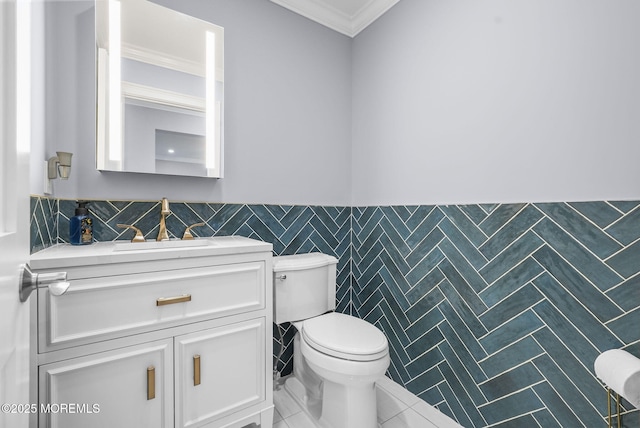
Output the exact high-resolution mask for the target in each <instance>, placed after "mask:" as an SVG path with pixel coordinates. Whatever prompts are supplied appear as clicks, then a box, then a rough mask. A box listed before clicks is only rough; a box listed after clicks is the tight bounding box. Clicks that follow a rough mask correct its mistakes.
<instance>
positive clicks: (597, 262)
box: [352, 202, 640, 427]
mask: <svg viewBox="0 0 640 428" xmlns="http://www.w3.org/2000/svg"><path fill="white" fill-rule="evenodd" d="M639 238H640V204H638V203H637V202H617V203H616V202H611V203H608V202H590V203H571V204H565V203H550V204H505V205H462V206H406V207H405V206H394V207H366V208H354V209H353V240H354V241H353V247H354V251H353V256H352V257H353V258H352V266H353V269H354V271H353V275H354V282H353V284H352V299H353V306H354V309H355V311H356V313H357V314H358V315H359V316H360V317H362V318H364V319H367V320H369V321H370V322H372V323H375V324H376V325H378V326H379V327H380V328H382V329H383V330H384V332H385V333H386V335H387V336H388V338H389V340H390V345H391V355H392V366H391V368H390V375H391V377H392V378H393V379H394V380H396V381H397V382H399V383H401V384H404V385H405V386H406V387H407V388H408V389H409V390H411V391H412V392H414V393H416V394H418V395H419V396H420V397H422V398H423V399H424V400H425V401H427V402H429V403H431V404H433V405H436V406H437V407H439V408H440V409H441V410H442V411H443V412H445V413H447V414H449V415H450V416H452V417H454V418H455V419H457V420H458V421H459V422H460V423H461V424H462V425H463V426H465V427H484V426H500V427H537V426H541V427H557V426H562V427H582V426H584V427H598V426H605V425H604V422H603V416H605V414H606V411H607V410H606V400H605V392H604V389H603V387H602V385H601V384H600V382H599V381H598V380H597V379H596V378H595V376H594V374H593V362H594V360H595V358H596V356H597V355H598V354H599V353H600V352H602V351H604V350H607V349H611V348H625V349H627V350H629V351H630V352H631V353H633V354H635V355H637V356H640V275H638V272H640V239H639ZM632 409H633V408H632V407H631V406H630V405H629V404H628V403H625V414H624V416H623V417H622V421H623V422H624V426H638V422H639V420H638V412H637V411H635V412H632Z"/></svg>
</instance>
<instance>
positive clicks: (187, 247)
mask: <svg viewBox="0 0 640 428" xmlns="http://www.w3.org/2000/svg"><path fill="white" fill-rule="evenodd" d="M165 247H166V248H165ZM272 248H273V246H272V244H270V243H267V242H263V241H258V240H255V239H250V238H245V237H242V236H216V237H211V238H196V239H194V240H193V241H180V240H171V241H164V242H160V243H156V241H147V242H142V243H132V242H129V241H111V242H97V243H94V244H91V245H70V244H56V245H54V246H52V247H49V248H46V249H44V250H42V251H38V252H37V253H34V254H32V255H31V259H30V262H29V265H30V266H31V268H32V269H35V270H38V269H60V268H65V267H72V266H86V265H101V264H112V263H127V262H137V261H150V260H166V259H179V258H190V257H206V256H218V255H228V254H246V253H254V252H264V251H269V252H271V251H272Z"/></svg>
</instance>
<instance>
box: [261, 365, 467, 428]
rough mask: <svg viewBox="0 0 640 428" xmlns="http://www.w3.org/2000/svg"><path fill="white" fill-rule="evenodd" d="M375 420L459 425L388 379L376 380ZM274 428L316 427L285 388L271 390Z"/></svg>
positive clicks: (414, 426) (417, 427)
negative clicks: (273, 404)
mask: <svg viewBox="0 0 640 428" xmlns="http://www.w3.org/2000/svg"><path fill="white" fill-rule="evenodd" d="M377 396H378V423H379V424H380V427H381V428H462V426H461V425H459V424H458V423H456V422H455V421H454V420H453V419H451V418H449V417H448V416H447V415H445V414H444V413H441V412H440V411H438V410H437V409H436V408H434V407H432V406H430V405H429V404H427V403H425V402H424V401H422V400H421V399H419V398H418V397H416V396H415V395H413V394H412V393H410V392H409V391H407V390H406V389H404V388H403V387H401V386H400V385H398V384H397V383H395V382H394V381H392V380H391V379H389V378H387V377H384V378H383V379H381V380H380V381H379V382H378V383H377ZM273 401H274V403H275V407H276V411H275V413H274V420H273V422H274V424H273V428H315V425H313V423H312V422H311V421H310V420H309V418H308V417H307V415H306V414H305V413H304V412H303V411H302V409H300V407H298V404H297V403H296V402H295V401H294V400H293V399H292V398H291V397H290V396H289V394H288V393H287V392H286V391H285V389H284V386H283V387H282V388H280V390H276V391H274V395H273Z"/></svg>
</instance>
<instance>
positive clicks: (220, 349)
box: [175, 318, 265, 427]
mask: <svg viewBox="0 0 640 428" xmlns="http://www.w3.org/2000/svg"><path fill="white" fill-rule="evenodd" d="M264 341H265V319H264V318H257V319H253V320H249V321H244V322H239V323H236V324H229V325H226V326H222V327H217V328H212V329H208V330H203V331H199V332H196V333H192V334H187V335H184V336H178V337H176V338H175V360H176V373H175V382H176V398H175V403H176V424H175V426H176V427H191V426H201V425H202V424H204V423H210V422H212V421H215V420H216V419H218V418H221V417H224V416H226V415H230V414H232V413H234V412H236V411H239V410H241V409H244V408H246V407H249V406H252V405H254V404H258V403H260V402H262V401H264V399H265V342H264ZM207 426H217V425H215V424H212V425H207Z"/></svg>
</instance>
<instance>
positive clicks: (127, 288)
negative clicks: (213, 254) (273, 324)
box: [38, 261, 266, 352]
mask: <svg viewBox="0 0 640 428" xmlns="http://www.w3.org/2000/svg"><path fill="white" fill-rule="evenodd" d="M265 278H266V274H265V263H264V262H262V261H259V262H247V263H238V264H229V265H220V266H208V267H199V268H192V269H182V270H169V271H161V272H153V273H143V274H132V275H115V276H106V277H98V278H90V279H80V280H74V281H72V282H71V286H70V287H69V289H68V290H67V292H66V293H65V294H63V295H62V296H53V295H50V294H49V292H48V289H46V288H44V289H39V290H38V324H39V331H40V332H41V334H40V335H39V338H38V341H39V343H38V345H39V351H40V352H45V351H50V350H56V349H63V348H68V347H71V346H78V345H83V344H87V343H94V342H99V341H102V340H107V339H113V338H116V337H121V336H125V335H129V334H135V333H140V332H145V331H150V330H157V329H158V328H161V327H162V326H163V325H165V326H167V327H173V326H177V325H181V324H186V323H190V322H195V321H200V320H203V319H212V318H217V317H221V316H227V315H233V314H238V313H244V312H248V311H252V310H259V309H263V308H265V290H266V284H265ZM45 332H46V333H45ZM42 333H45V334H42Z"/></svg>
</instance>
